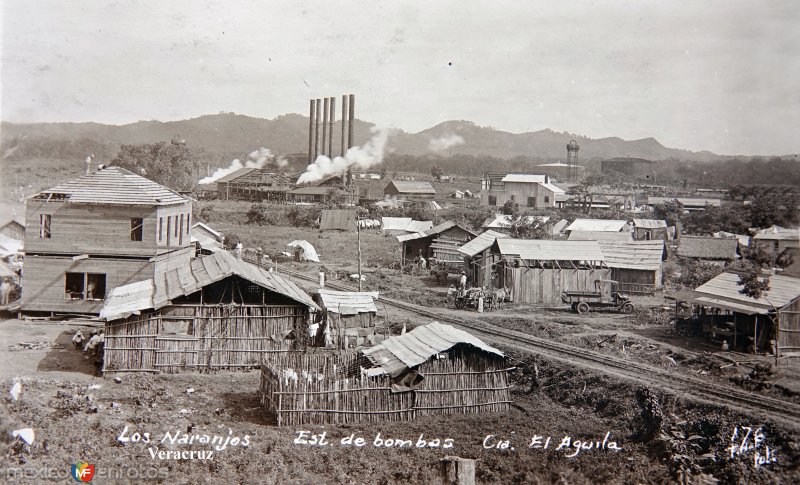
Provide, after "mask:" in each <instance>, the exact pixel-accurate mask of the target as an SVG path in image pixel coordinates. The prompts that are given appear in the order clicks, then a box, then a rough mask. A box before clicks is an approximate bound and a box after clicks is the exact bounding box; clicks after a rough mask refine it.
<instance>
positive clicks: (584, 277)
mask: <svg viewBox="0 0 800 485" xmlns="http://www.w3.org/2000/svg"><path fill="white" fill-rule="evenodd" d="M600 279H605V280H607V279H611V270H610V269H606V268H602V269H539V268H525V267H520V268H510V267H505V270H504V281H505V286H507V287H510V288H511V289H512V297H513V299H514V303H537V304H543V305H561V304H562V302H561V292H562V291H595V284H594V282H595V280H600ZM603 287H608V285H601V288H603Z"/></svg>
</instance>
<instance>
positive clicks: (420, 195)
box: [383, 180, 436, 200]
mask: <svg viewBox="0 0 800 485" xmlns="http://www.w3.org/2000/svg"><path fill="white" fill-rule="evenodd" d="M383 195H384V196H389V197H397V198H404V199H407V200H433V199H435V198H436V189H434V188H433V185H431V183H430V182H414V181H405V180H392V181H391V182H389V184H388V185H387V186H386V187H385V188H384V189H383Z"/></svg>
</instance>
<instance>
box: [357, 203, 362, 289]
mask: <svg viewBox="0 0 800 485" xmlns="http://www.w3.org/2000/svg"><path fill="white" fill-rule="evenodd" d="M360 222H361V220H360V218H359V217H358V216H356V234H358V236H357V237H358V291H361V224H359V223H360Z"/></svg>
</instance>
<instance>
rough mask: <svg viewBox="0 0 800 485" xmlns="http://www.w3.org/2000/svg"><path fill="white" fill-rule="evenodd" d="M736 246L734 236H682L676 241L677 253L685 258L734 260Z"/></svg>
mask: <svg viewBox="0 0 800 485" xmlns="http://www.w3.org/2000/svg"><path fill="white" fill-rule="evenodd" d="M738 247H739V241H738V240H737V239H736V238H718V237H699V236H683V237H682V238H681V239H680V241H679V242H678V254H679V255H681V256H685V257H687V258H697V259H711V260H734V259H736V257H737V254H736V250H737V248H738Z"/></svg>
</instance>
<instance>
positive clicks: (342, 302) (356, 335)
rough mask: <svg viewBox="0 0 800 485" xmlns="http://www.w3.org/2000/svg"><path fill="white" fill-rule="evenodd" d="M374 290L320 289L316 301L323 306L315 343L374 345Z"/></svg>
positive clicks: (346, 346)
mask: <svg viewBox="0 0 800 485" xmlns="http://www.w3.org/2000/svg"><path fill="white" fill-rule="evenodd" d="M377 298H378V292H377V291H370V292H367V291H361V292H359V291H336V290H330V289H328V288H320V289H319V291H318V292H317V295H316V298H315V300H316V301H317V303H318V304H319V306H320V307H321V308H322V313H321V314H320V317H321V318H320V319H319V322H318V323H316V324H315V325H317V328H316V329H315V330H316V336H317V338H316V345H317V346H325V347H334V348H339V349H348V348H353V347H360V346H362V345H375V344H376V343H377V340H376V338H377V336H376V334H375V324H376V314H377V313H378V308H377V307H376V306H375V300H376V299H377Z"/></svg>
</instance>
